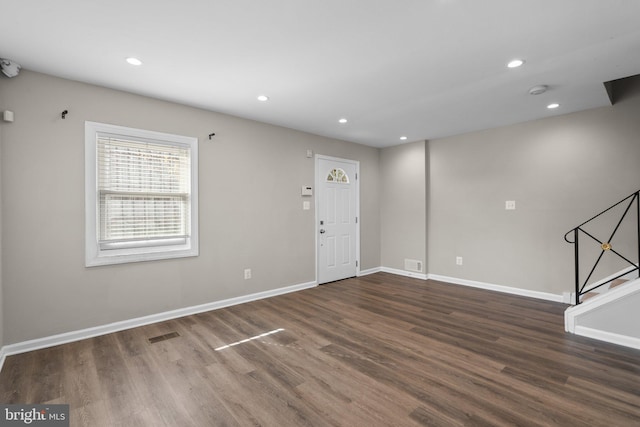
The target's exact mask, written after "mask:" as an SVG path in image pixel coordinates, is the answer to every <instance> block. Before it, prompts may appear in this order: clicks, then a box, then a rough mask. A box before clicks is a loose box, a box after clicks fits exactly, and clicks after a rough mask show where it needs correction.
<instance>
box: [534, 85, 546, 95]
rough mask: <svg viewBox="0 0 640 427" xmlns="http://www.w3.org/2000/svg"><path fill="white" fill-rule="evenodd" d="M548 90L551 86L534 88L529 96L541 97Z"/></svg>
mask: <svg viewBox="0 0 640 427" xmlns="http://www.w3.org/2000/svg"><path fill="white" fill-rule="evenodd" d="M547 89H549V86H547V85H538V86H534V87H532V88H531V89H529V95H540V94H543V93H545V92H546V91H547Z"/></svg>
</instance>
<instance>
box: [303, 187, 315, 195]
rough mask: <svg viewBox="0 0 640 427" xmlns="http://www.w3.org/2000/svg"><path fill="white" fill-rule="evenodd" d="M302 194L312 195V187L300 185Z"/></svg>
mask: <svg viewBox="0 0 640 427" xmlns="http://www.w3.org/2000/svg"><path fill="white" fill-rule="evenodd" d="M302 195H303V196H313V188H311V187H307V186H303V187H302Z"/></svg>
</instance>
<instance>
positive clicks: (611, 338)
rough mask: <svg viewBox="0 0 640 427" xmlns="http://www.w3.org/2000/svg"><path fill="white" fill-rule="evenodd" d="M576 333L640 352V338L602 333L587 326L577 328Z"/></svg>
mask: <svg viewBox="0 0 640 427" xmlns="http://www.w3.org/2000/svg"><path fill="white" fill-rule="evenodd" d="M574 333H575V334H576V335H580V336H583V337H587V338H593V339H596V340H600V341H606V342H608V343H611V344H617V345H623V346H625V347H631V348H635V349H637V350H640V338H635V337H629V336H626V335H620V334H616V333H613V332H606V331H601V330H599V329H593V328H588V327H586V326H576V327H575V332H574Z"/></svg>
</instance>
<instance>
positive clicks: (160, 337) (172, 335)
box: [149, 332, 180, 344]
mask: <svg viewBox="0 0 640 427" xmlns="http://www.w3.org/2000/svg"><path fill="white" fill-rule="evenodd" d="M179 336H180V334H179V333H177V332H169V333H168V334H164V335H158V336H157V337H152V338H149V343H151V344H155V343H157V342H160V341H165V340H170V339H171V338H176V337H179Z"/></svg>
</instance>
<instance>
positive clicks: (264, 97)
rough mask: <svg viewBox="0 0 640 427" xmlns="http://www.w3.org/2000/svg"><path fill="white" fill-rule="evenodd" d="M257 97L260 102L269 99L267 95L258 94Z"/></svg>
mask: <svg viewBox="0 0 640 427" xmlns="http://www.w3.org/2000/svg"><path fill="white" fill-rule="evenodd" d="M257 99H258V101H260V102H267V101H268V100H269V97H268V96H267V95H258V98H257Z"/></svg>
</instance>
